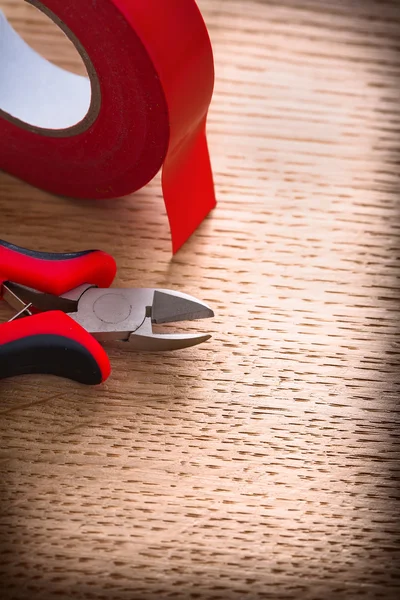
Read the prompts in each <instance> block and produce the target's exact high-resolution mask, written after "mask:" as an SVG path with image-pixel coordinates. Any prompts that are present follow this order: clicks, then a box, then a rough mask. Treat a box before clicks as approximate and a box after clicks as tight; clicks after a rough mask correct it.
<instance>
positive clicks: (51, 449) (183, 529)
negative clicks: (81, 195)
mask: <svg viewBox="0 0 400 600" xmlns="http://www.w3.org/2000/svg"><path fill="white" fill-rule="evenodd" d="M0 5H1V7H2V9H3V10H4V12H5V13H6V15H7V16H8V17H9V19H10V21H11V22H12V23H13V24H14V25H15V27H16V29H17V30H18V31H19V32H21V33H22V35H23V36H24V37H25V39H27V40H28V41H29V42H30V43H31V44H32V45H33V46H34V47H35V48H37V49H38V50H40V51H41V52H43V53H44V54H45V55H46V56H47V57H49V58H51V59H52V60H54V61H55V62H56V63H57V64H60V65H63V66H66V67H68V68H70V69H73V70H76V71H78V72H79V70H80V69H81V66H80V64H79V60H78V59H77V55H76V52H75V51H74V49H72V48H71V46H70V45H69V44H68V43H65V42H63V40H62V39H61V35H59V32H58V31H57V30H56V28H55V27H54V26H53V25H52V24H51V23H48V22H47V21H46V19H45V18H44V17H42V16H41V15H40V14H39V13H36V11H35V10H34V9H32V7H30V6H28V5H27V4H26V3H25V2H22V1H21V0H0ZM199 6H200V8H201V10H202V12H203V14H204V17H205V19H206V22H207V24H208V26H209V31H210V35H211V38H212V41H213V45H214V50H215V61H216V76H217V81H216V89H215V96H214V100H213V105H212V109H211V113H210V120H209V140H210V148H211V153H212V160H213V167H214V172H215V182H216V187H217V193H218V200H219V204H218V208H217V209H216V210H215V211H214V212H213V214H212V215H211V216H210V218H208V219H207V220H206V221H205V222H204V223H203V224H202V226H201V227H200V228H199V230H198V231H197V232H196V233H195V235H194V236H193V237H192V238H191V239H190V241H189V242H188V243H187V244H186V245H185V246H184V248H182V250H181V251H180V252H179V253H178V254H177V255H176V256H175V257H173V258H172V257H171V251H170V236H169V230H168V224H167V219H166V215H165V211H164V207H163V202H162V198H161V195H160V191H159V181H158V179H156V180H155V181H154V182H153V183H152V184H150V185H149V186H147V187H146V188H145V189H144V190H142V191H140V192H139V193H137V194H135V195H134V196H133V197H129V198H124V199H122V200H116V201H110V202H103V203H97V204H90V203H84V202H78V201H76V202H75V201H71V200H66V199H59V198H54V197H52V196H51V195H49V194H46V193H44V192H41V191H40V190H35V189H33V188H31V187H29V186H28V185H27V184H25V183H23V182H21V181H17V180H15V179H13V178H12V177H10V176H9V175H7V174H6V173H1V174H0V211H1V221H0V238H3V239H8V240H10V241H13V242H14V243H17V244H21V245H25V246H28V247H31V248H35V249H38V250H48V251H52V250H54V251H67V250H83V249H85V248H89V247H99V248H102V249H104V250H106V251H108V252H110V253H112V254H113V255H114V256H115V258H116V260H117V263H118V267H119V272H118V277H117V280H116V285H121V286H136V285H139V286H164V287H172V288H177V289H180V290H182V291H186V292H188V293H191V294H194V295H196V296H198V297H200V298H202V299H203V300H205V301H207V302H209V303H210V304H211V305H212V306H213V308H214V309H215V312H216V316H215V318H214V319H212V320H211V321H204V322H201V323H196V324H195V329H196V330H201V331H210V332H211V333H212V334H213V337H212V340H210V341H209V342H208V343H207V344H205V345H202V346H200V347H197V348H195V349H192V350H189V351H184V352H182V353H175V354H163V355H153V354H152V355H140V354H136V353H134V352H132V351H129V350H126V349H120V348H119V347H118V346H115V347H114V346H113V347H110V348H108V351H109V355H110V358H111V362H112V366H113V374H112V377H111V379H110V380H109V381H108V382H107V383H106V384H105V385H104V386H102V387H100V388H89V389H88V388H84V387H81V386H79V385H75V384H73V383H72V382H68V381H64V380H59V379H55V378H51V377H39V376H35V377H21V378H18V379H13V380H6V381H3V382H0V397H1V404H0V412H1V419H0V425H1V450H0V452H1V454H0V467H1V479H0V534H1V544H0V573H1V576H0V581H1V588H2V592H1V598H18V599H25V598H26V599H31V598H32V599H33V598H35V599H36V598H41V599H43V598H84V599H108V598H112V599H120V598H121V599H130V600H136V599H140V600H152V599H153V598H155V599H156V598H159V599H164V598H176V599H182V600H184V599H186V598H192V599H197V600H209V599H210V600H222V599H225V598H231V599H242V598H246V599H247V598H249V599H253V598H254V599H255V598H275V599H280V600H283V599H292V598H293V599H294V598H296V599H299V598H300V599H311V598H312V599H324V598H332V599H346V600H347V599H349V600H352V599H353V598H354V599H356V598H362V599H370V598H385V599H392V598H393V599H395V598H398V597H400V596H399V594H400V517H399V513H400V503H399V498H400V492H399V482H400V466H399V455H400V452H399V451H400V430H399V425H400V403H399V399H400V379H399V357H400V339H399V317H400V300H399V290H400V281H399V274H400V237H399V236H400V198H399V194H400V176H399V165H400V102H399V99H400V3H399V2H394V1H393V2H384V1H378V0H375V1H365V2H347V1H345V0H325V1H324V2H321V1H320V0H302V1H299V2H297V1H296V0H279V1H278V0H265V1H261V0H260V1H255V0H200V1H199ZM0 143H1V140H0ZM8 314H9V313H8V312H7V311H5V309H4V307H2V311H1V317H2V318H3V319H5V318H6V317H7V316H8Z"/></svg>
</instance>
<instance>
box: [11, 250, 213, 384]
mask: <svg viewBox="0 0 400 600" xmlns="http://www.w3.org/2000/svg"><path fill="white" fill-rule="evenodd" d="M10 253H11V257H12V261H11V262H13V266H12V267H10V265H9V264H5V258H7V255H8V257H10ZM2 255H3V256H2ZM4 255H5V258H4ZM19 256H21V257H22V259H23V261H24V262H25V266H30V267H31V269H33V271H34V272H33V274H32V272H30V273H29V274H28V275H27V276H26V277H23V276H21V269H20V268H19V267H18V268H16V265H17V266H18V264H19V263H18V257H19ZM102 261H103V264H104V265H105V269H106V271H107V272H106V273H102V272H101V262H102ZM49 263H52V264H51V268H50V265H49ZM114 265H115V263H114V261H113V259H112V258H111V257H110V256H109V255H107V254H105V253H104V252H101V251H88V252H84V253H76V254H68V255H55V254H51V255H46V254H44V253H35V252H33V251H30V250H29V251H27V250H25V249H21V248H18V247H17V246H13V245H10V244H7V243H6V242H2V241H1V240H0V297H3V299H4V300H6V301H7V302H8V303H9V304H10V305H11V306H12V307H13V308H14V309H15V310H16V311H17V315H16V316H15V317H14V320H15V321H14V323H12V322H9V323H5V324H3V325H0V378H2V377H5V376H8V375H10V373H11V375H12V374H21V373H29V372H42V373H47V372H49V373H54V374H60V373H61V375H62V374H64V375H65V376H67V377H69V378H71V379H75V380H76V381H80V382H82V383H91V384H93V383H100V382H102V381H105V380H106V379H107V378H108V375H109V371H110V369H109V364H108V357H107V356H106V354H105V351H104V349H103V348H102V346H100V345H101V344H103V343H104V342H107V341H117V342H126V343H128V344H129V346H130V347H132V349H134V350H136V351H140V352H141V351H151V352H160V351H173V350H180V349H184V348H189V347H191V346H196V345H198V344H201V343H203V342H206V341H207V340H208V339H210V337H211V336H210V335H208V334H183V333H182V334H179V333H157V332H155V331H154V330H153V324H163V323H174V322H181V321H193V320H197V319H204V318H210V317H213V316H214V312H213V311H212V309H211V308H210V307H209V306H208V305H207V304H205V303H203V302H201V301H200V300H198V299H196V298H194V297H193V296H190V295H188V294H184V293H182V292H176V291H173V290H167V289H158V288H133V289H129V288H127V289H125V288H111V287H102V285H101V284H102V283H103V285H104V283H106V286H108V285H109V284H111V282H112V279H113V276H114V275H115V268H114ZM58 269H60V270H62V273H63V278H64V282H67V281H68V282H74V283H75V284H77V283H79V274H81V275H83V274H85V281H83V282H82V281H81V283H80V284H79V285H75V286H74V287H73V288H72V289H71V288H68V287H66V285H64V286H63V285H62V283H60V281H59V280H57V272H58ZM42 270H43V271H45V270H46V278H44V281H43V284H42V283H41V277H40V273H41V271H42ZM50 272H51V273H53V275H54V279H55V281H54V283H52V279H51V277H50V275H49V273H50ZM4 273H5V276H4ZM14 275H16V276H14ZM32 282H33V283H34V286H33V287H32ZM63 287H64V288H65V289H63ZM23 317H26V318H23ZM12 321H13V320H12ZM28 337H29V342H30V344H31V353H29V352H27V350H26V348H27V346H26V344H24V340H25V341H26V340H27V339H28ZM14 338H15V339H14ZM17 338H18V340H17ZM33 338H35V339H36V341H37V343H39V341H40V344H42V346H41V347H40V352H41V356H42V359H41V360H43V356H45V357H48V360H49V362H53V363H54V361H55V363H54V366H53V367H51V366H49V365H47V367H46V366H45V365H43V363H42V364H41V365H40V364H37V357H38V356H39V354H40V353H39V352H38V349H37V348H36V354H35V344H34V343H33V342H32V340H33ZM17 341H18V344H17V343H16V342H17ZM10 343H11V345H12V351H13V352H14V361H17V360H18V356H20V358H21V352H22V353H23V354H24V361H25V362H24V364H22V363H21V364H20V366H19V367H18V368H16V367H15V365H14V367H15V368H14V369H8V370H7V368H6V369H4V368H3V370H2V368H1V360H2V353H3V354H4V355H5V356H6V357H7V347H8V349H10ZM32 343H33V345H32ZM43 344H44V346H43ZM7 345H8V346H7ZM6 346H7V347H6ZM21 348H22V351H21ZM32 348H33V350H32ZM56 352H57V353H58V355H59V358H58V360H56ZM18 353H19V354H18ZM71 355H73V361H72V362H73V363H74V367H73V369H72V371H71V368H70V366H68V364H66V366H64V370H63V367H62V366H60V360H61V359H60V357H61V358H62V359H65V360H67V361H68V360H70V359H71ZM78 355H79V357H80V359H79V357H78ZM9 358H10V357H9ZM83 358H85V360H86V363H87V364H90V365H91V367H90V368H91V369H92V371H91V375H90V376H89V374H88V373H86V374H85V372H84V368H83V367H82V368H81V366H80V363H79V360H81V361H83ZM9 362H10V361H9ZM25 363H26V364H25ZM3 364H4V363H3ZM71 364H72V363H71ZM82 364H83V362H82ZM32 365H33V366H32ZM96 366H97V367H98V369H97V370H96Z"/></svg>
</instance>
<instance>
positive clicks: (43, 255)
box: [0, 240, 97, 260]
mask: <svg viewBox="0 0 400 600" xmlns="http://www.w3.org/2000/svg"><path fill="white" fill-rule="evenodd" d="M0 246H3V248H7V249H8V250H12V251H13V252H17V253H18V254H23V255H25V256H30V257H31V258H37V259H39V260H71V259H74V258H81V257H82V256H86V255H87V254H93V252H97V250H83V251H82V252H60V253H58V252H37V251H36V250H30V249H28V248H22V247H21V246H16V245H15V244H10V242H6V241H4V240H0Z"/></svg>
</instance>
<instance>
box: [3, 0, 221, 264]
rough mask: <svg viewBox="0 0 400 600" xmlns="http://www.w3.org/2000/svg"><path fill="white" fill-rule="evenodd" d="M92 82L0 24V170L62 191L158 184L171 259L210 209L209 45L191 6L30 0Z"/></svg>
mask: <svg viewBox="0 0 400 600" xmlns="http://www.w3.org/2000/svg"><path fill="white" fill-rule="evenodd" d="M29 4H32V5H34V6H35V7H37V8H38V9H40V10H41V11H43V12H44V13H45V14H46V15H48V17H50V18H51V19H52V20H53V21H54V22H55V23H56V24H57V25H58V26H59V27H60V28H61V29H62V30H63V31H64V33H65V34H66V35H67V37H68V38H70V40H71V41H72V42H73V43H74V45H75V47H76V48H77V50H78V51H79V53H80V55H81V57H82V59H83V62H84V64H85V66H86V70H87V73H88V77H81V76H79V75H76V74H74V73H70V72H68V71H65V70H63V69H61V68H59V67H58V66H56V65H54V64H53V63H50V62H48V61H47V60H45V59H44V58H42V57H41V56H40V55H39V54H37V53H36V52H35V51H34V50H32V49H31V48H30V47H29V46H28V45H27V44H26V43H25V42H24V41H23V40H22V38H21V37H20V36H19V35H18V34H17V33H16V32H15V31H14V29H13V28H12V27H11V25H10V24H9V23H8V21H7V20H6V18H5V17H4V16H1V17H0V169H2V170H4V171H6V172H8V173H10V174H12V175H13V176H15V177H17V178H19V179H21V180H24V181H26V182H28V183H29V184H31V185H33V186H35V187H38V188H41V189H43V190H46V191H48V192H51V193H53V194H55V195H59V196H67V197H72V198H78V199H105V198H118V197H122V196H126V195H128V194H132V193H133V192H135V191H137V190H139V189H141V188H142V187H144V186H145V185H146V184H148V183H149V182H150V181H151V180H152V179H153V178H154V177H155V175H156V174H157V173H158V172H159V171H160V169H162V178H161V180H162V187H163V194H164V200H165V205H166V210H167V215H168V219H169V223H170V229H171V235H172V245H173V250H174V252H176V251H177V250H178V249H179V248H180V247H181V245H182V244H183V243H184V242H185V241H186V240H187V239H188V237H189V236H190V235H191V234H192V233H193V232H194V230H195V229H196V228H197V227H198V225H199V224H200V223H201V222H202V220H203V219H204V218H205V217H206V216H207V215H208V214H209V212H210V211H211V210H212V209H213V208H214V207H215V204H216V201H215V193H214V185H213V175H212V168H211V164H210V157H209V151H208V144H207V138H206V122H207V115H208V110H209V106H210V103H211V99H212V94H213V86H214V64H213V53H212V48H211V43H210V38H209V35H208V32H207V28H206V25H205V23H204V20H203V18H202V16H201V13H200V11H199V9H198V7H197V5H196V3H195V1H194V0H97V1H95V0H42V1H39V0H29Z"/></svg>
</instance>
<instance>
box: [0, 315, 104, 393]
mask: <svg viewBox="0 0 400 600" xmlns="http://www.w3.org/2000/svg"><path fill="white" fill-rule="evenodd" d="M110 372H111V367H110V362H109V359H108V356H107V354H106V352H105V350H104V349H103V347H102V346H101V345H100V344H99V343H98V342H97V341H96V340H95V338H94V337H93V336H91V335H90V334H89V333H88V332H87V331H86V330H85V329H83V328H82V327H81V326H80V325H78V324H77V323H75V321H74V320H73V319H71V318H70V317H68V316H67V315H66V314H65V313H63V312H59V311H52V312H47V313H40V314H38V315H35V316H32V317H25V318H22V319H18V320H16V321H12V322H9V323H4V324H3V325H0V379H5V378H8V377H15V376H18V375H27V374H41V375H55V376H57V377H63V378H65V379H71V380H73V381H76V382H78V383H83V384H86V385H98V384H100V383H102V382H104V381H105V380H106V379H108V377H109V375H110Z"/></svg>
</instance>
